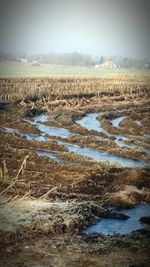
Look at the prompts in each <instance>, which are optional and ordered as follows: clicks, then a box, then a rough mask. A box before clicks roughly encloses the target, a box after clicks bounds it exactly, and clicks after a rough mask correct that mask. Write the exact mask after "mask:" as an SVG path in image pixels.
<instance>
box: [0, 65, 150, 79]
mask: <svg viewBox="0 0 150 267" xmlns="http://www.w3.org/2000/svg"><path fill="white" fill-rule="evenodd" d="M112 73H113V74H118V73H124V74H130V73H131V74H147V75H149V73H150V70H146V69H119V68H116V69H115V68H112V69H105V68H95V67H79V66H64V65H51V64H40V65H39V66H35V65H32V63H31V62H28V63H18V62H16V63H15V62H0V77H4V76H6V77H9V76H11V77H18V76H19V77H20V76H26V77H32V76H34V77H40V76H42V77H43V76H45V77H47V76H56V77H57V76H108V75H110V74H112Z"/></svg>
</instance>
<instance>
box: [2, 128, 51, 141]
mask: <svg viewBox="0 0 150 267" xmlns="http://www.w3.org/2000/svg"><path fill="white" fill-rule="evenodd" d="M4 132H6V133H15V134H16V135H18V136H20V137H22V138H25V139H27V140H29V141H39V142H45V141H47V138H46V137H45V136H44V135H43V134H42V135H37V134H26V133H23V132H21V131H18V130H16V129H12V128H4Z"/></svg>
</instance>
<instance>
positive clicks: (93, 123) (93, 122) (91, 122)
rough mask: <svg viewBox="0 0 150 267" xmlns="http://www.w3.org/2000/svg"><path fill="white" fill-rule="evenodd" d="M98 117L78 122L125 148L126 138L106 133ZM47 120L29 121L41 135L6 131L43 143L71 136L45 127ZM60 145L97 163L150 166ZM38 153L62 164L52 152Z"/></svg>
mask: <svg viewBox="0 0 150 267" xmlns="http://www.w3.org/2000/svg"><path fill="white" fill-rule="evenodd" d="M98 115H99V114H98V113H90V114H88V115H86V116H85V117H83V118H82V119H80V120H77V121H76V122H77V123H79V124H80V125H81V126H82V127H84V128H86V129H88V130H95V131H98V132H100V131H102V132H104V133H106V134H107V135H108V136H113V137H115V138H116V140H115V141H116V143H117V144H118V145H119V146H123V145H124V142H123V140H124V139H125V138H126V137H124V136H122V135H113V134H109V133H108V132H107V131H105V130H104V129H103V128H102V127H101V125H100V124H99V122H98V121H97V119H96V118H97V116H98ZM47 120H48V116H47V115H39V116H35V117H33V118H32V119H30V120H28V121H29V122H30V123H31V124H32V125H33V126H34V127H36V128H37V129H38V130H39V132H40V135H33V134H26V133H22V132H20V131H17V130H15V129H10V128H5V131H6V132H10V133H15V134H16V135H18V136H21V137H22V138H26V139H27V140H37V141H43V142H44V141H46V140H48V139H47V138H46V136H45V135H49V136H55V137H62V138H67V137H69V136H70V135H71V132H70V131H68V130H67V129H65V128H58V127H51V126H48V125H45V124H44V123H43V122H46V121H47ZM119 121H121V119H119V120H118V121H117V122H115V124H116V125H117V124H118V123H119ZM58 143H61V144H63V145H64V146H65V147H66V148H67V149H68V150H69V152H74V153H78V154H80V155H82V156H87V157H90V158H91V159H93V160H96V161H108V162H110V163H115V164H119V165H121V166H123V167H129V168H136V167H143V166H149V164H148V163H147V162H145V161H142V160H133V159H129V158H125V157H121V156H117V155H115V154H112V153H108V152H104V151H97V150H94V149H90V148H87V147H80V146H78V145H74V144H69V143H65V142H58ZM37 153H38V155H40V156H47V157H49V158H51V159H53V160H55V161H57V162H61V161H60V160H59V159H58V158H57V156H56V155H55V156H54V154H52V153H51V152H37Z"/></svg>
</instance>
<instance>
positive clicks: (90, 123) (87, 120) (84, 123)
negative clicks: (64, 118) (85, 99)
mask: <svg viewBox="0 0 150 267" xmlns="http://www.w3.org/2000/svg"><path fill="white" fill-rule="evenodd" d="M102 115H104V112H100V113H89V114H87V115H86V116H84V117H83V118H81V119H80V120H77V121H76V123H78V124H79V125H80V126H81V127H83V128H86V129H87V130H95V131H97V132H103V133H104V134H106V135H107V136H108V137H113V138H115V140H114V142H115V143H116V144H117V146H118V147H128V148H133V149H134V148H136V149H137V148H138V146H136V145H133V144H132V145H129V144H126V143H125V142H124V141H125V140H127V139H128V137H127V136H125V135H122V134H111V133H109V132H108V131H107V130H105V129H104V128H102V127H101V124H100V121H98V120H97V117H99V116H102ZM126 117H127V116H120V117H118V118H115V119H113V120H110V122H111V123H112V125H113V126H114V127H116V128H119V123H120V122H121V121H123V120H124V119H125V118H126ZM96 138H97V139H99V137H96ZM100 138H101V137H100ZM144 138H150V134H145V135H144ZM143 151H144V152H146V153H147V154H149V153H150V151H148V150H147V149H144V150H143Z"/></svg>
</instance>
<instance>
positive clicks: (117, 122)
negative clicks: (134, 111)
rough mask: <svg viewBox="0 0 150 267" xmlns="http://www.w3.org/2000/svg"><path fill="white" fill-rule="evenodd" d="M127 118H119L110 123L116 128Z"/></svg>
mask: <svg viewBox="0 0 150 267" xmlns="http://www.w3.org/2000/svg"><path fill="white" fill-rule="evenodd" d="M126 117H127V116H121V117H118V118H116V119H113V120H111V121H110V122H111V123H112V125H113V126H114V127H117V128H118V127H119V123H120V122H121V121H123V120H124V119H125V118H126Z"/></svg>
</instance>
